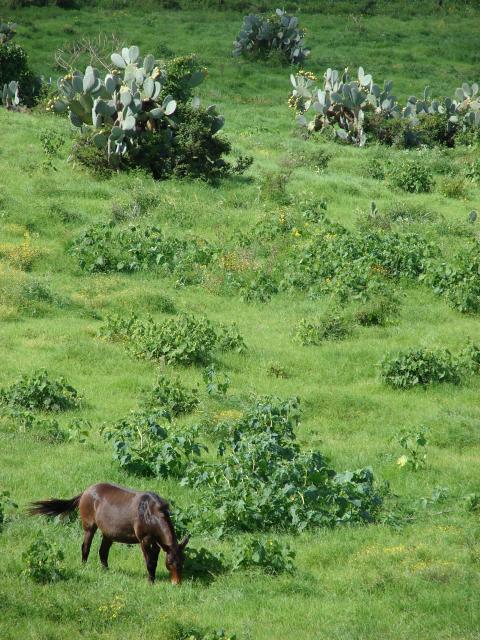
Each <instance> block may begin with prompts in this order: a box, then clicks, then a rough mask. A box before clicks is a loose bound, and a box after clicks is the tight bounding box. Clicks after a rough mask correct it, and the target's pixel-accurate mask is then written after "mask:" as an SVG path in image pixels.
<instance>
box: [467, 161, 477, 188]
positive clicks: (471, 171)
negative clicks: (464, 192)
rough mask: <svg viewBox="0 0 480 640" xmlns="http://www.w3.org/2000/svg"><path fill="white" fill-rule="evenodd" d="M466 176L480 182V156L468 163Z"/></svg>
mask: <svg viewBox="0 0 480 640" xmlns="http://www.w3.org/2000/svg"><path fill="white" fill-rule="evenodd" d="M465 177H466V178H468V179H469V180H471V181H472V182H480V158H475V160H472V161H471V162H469V164H468V165H467V168H466V170H465Z"/></svg>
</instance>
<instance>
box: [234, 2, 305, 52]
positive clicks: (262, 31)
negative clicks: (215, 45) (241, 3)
mask: <svg viewBox="0 0 480 640" xmlns="http://www.w3.org/2000/svg"><path fill="white" fill-rule="evenodd" d="M304 36H305V29H300V28H299V26H298V18H296V17H295V16H290V15H288V14H287V13H285V11H283V10H282V9H277V10H276V11H275V13H274V14H273V15H272V16H263V15H258V14H251V15H248V16H245V18H244V20H243V25H242V28H241V31H240V33H239V34H238V36H237V37H236V39H235V42H234V43H233V45H234V49H233V55H235V56H241V55H243V56H246V57H251V58H262V57H267V56H269V55H270V54H271V53H272V52H278V53H279V54H280V56H281V57H282V58H283V59H284V61H286V62H289V63H291V64H301V63H302V62H303V61H304V60H305V58H306V57H307V56H308V55H309V53H310V51H309V49H307V48H306V47H305V43H304Z"/></svg>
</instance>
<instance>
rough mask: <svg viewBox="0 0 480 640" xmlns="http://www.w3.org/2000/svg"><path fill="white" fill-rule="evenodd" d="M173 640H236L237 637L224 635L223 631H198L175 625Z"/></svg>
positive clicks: (228, 634)
mask: <svg viewBox="0 0 480 640" xmlns="http://www.w3.org/2000/svg"><path fill="white" fill-rule="evenodd" d="M176 627H177V628H176V630H175V635H174V637H173V640H237V636H236V635H235V634H232V633H226V632H225V631H224V630H223V629H220V630H218V631H200V630H198V629H196V628H192V627H185V626H183V625H176Z"/></svg>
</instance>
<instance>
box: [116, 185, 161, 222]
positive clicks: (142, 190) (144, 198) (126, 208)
mask: <svg viewBox="0 0 480 640" xmlns="http://www.w3.org/2000/svg"><path fill="white" fill-rule="evenodd" d="M159 200H160V199H159V197H158V195H157V194H156V193H155V192H154V191H151V190H150V189H147V188H146V187H145V185H144V183H143V181H142V180H141V179H140V178H134V179H133V180H131V181H130V182H129V187H128V190H126V191H125V192H124V193H123V194H122V195H121V197H120V198H118V199H116V200H114V201H113V203H112V218H113V219H114V220H116V221H119V222H123V221H125V220H135V219H137V218H141V217H143V216H144V215H146V214H147V213H149V212H150V210H151V209H153V208H154V207H155V206H156V205H157V204H158V202H159Z"/></svg>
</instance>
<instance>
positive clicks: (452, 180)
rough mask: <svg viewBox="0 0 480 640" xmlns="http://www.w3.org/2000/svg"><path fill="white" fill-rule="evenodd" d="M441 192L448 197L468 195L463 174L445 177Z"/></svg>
mask: <svg viewBox="0 0 480 640" xmlns="http://www.w3.org/2000/svg"><path fill="white" fill-rule="evenodd" d="M440 193H441V194H442V195H444V196H445V197H446V198H465V197H466V196H467V186H466V183H465V179H464V178H462V177H461V176H453V177H449V176H446V177H444V178H443V179H442V181H441V182H440Z"/></svg>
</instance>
